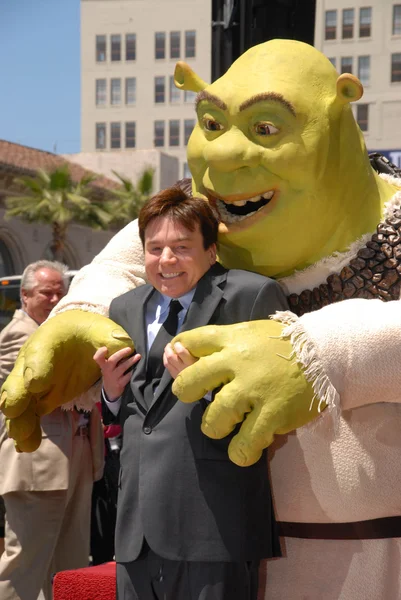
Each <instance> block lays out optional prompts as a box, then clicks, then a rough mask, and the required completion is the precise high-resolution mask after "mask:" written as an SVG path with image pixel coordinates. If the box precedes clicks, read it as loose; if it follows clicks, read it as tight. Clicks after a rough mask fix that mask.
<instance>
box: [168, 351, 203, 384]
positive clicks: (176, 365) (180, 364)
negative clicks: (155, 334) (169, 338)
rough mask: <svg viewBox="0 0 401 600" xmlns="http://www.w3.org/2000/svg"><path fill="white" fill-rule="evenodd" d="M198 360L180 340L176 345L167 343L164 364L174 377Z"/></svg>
mask: <svg viewBox="0 0 401 600" xmlns="http://www.w3.org/2000/svg"><path fill="white" fill-rule="evenodd" d="M197 360H198V359H197V358H195V357H194V356H192V354H190V352H188V350H187V349H186V348H184V346H183V345H182V344H180V343H179V342H177V343H176V344H174V346H172V344H167V346H166V347H165V349H164V354H163V364H164V366H165V368H166V369H167V370H168V371H169V373H170V375H171V377H172V378H173V379H176V377H177V376H178V375H179V374H180V373H181V371H182V370H183V369H186V368H187V367H190V366H191V365H193V364H194V363H196V361H197Z"/></svg>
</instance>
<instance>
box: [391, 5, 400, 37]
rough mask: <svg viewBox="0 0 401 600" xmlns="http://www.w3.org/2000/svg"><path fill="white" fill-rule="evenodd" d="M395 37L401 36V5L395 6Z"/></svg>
mask: <svg viewBox="0 0 401 600" xmlns="http://www.w3.org/2000/svg"><path fill="white" fill-rule="evenodd" d="M393 35H401V4H394V6H393Z"/></svg>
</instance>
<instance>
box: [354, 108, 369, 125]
mask: <svg viewBox="0 0 401 600" xmlns="http://www.w3.org/2000/svg"><path fill="white" fill-rule="evenodd" d="M368 117H369V104H357V106H356V122H357V123H358V125H359V127H360V128H361V131H368V125H369V119H368Z"/></svg>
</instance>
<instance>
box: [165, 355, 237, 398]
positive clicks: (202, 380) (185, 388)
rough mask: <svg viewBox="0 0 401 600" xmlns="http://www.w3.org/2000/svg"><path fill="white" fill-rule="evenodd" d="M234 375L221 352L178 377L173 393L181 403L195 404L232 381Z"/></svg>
mask: <svg viewBox="0 0 401 600" xmlns="http://www.w3.org/2000/svg"><path fill="white" fill-rule="evenodd" d="M232 377H233V373H232V371H231V369H230V368H229V367H228V366H227V361H226V360H225V359H224V355H223V353H221V352H216V353H215V354H212V355H211V356H205V357H204V358H200V359H199V360H198V361H197V362H196V363H194V364H193V365H191V366H190V367H187V368H186V369H184V370H183V371H181V373H180V374H179V375H178V377H177V379H176V380H175V381H174V384H173V393H174V394H175V395H176V396H177V397H178V398H179V399H180V400H181V402H195V401H196V400H200V399H201V398H203V397H204V396H205V395H206V394H207V393H208V392H210V391H212V390H214V389H216V388H218V387H220V386H221V385H223V384H225V383H228V382H229V381H231V379H232Z"/></svg>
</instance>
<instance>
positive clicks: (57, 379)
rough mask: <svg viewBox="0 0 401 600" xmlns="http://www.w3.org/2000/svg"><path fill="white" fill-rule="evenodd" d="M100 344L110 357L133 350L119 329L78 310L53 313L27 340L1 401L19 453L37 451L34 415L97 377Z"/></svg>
mask: <svg viewBox="0 0 401 600" xmlns="http://www.w3.org/2000/svg"><path fill="white" fill-rule="evenodd" d="M102 346H106V347H107V348H108V350H109V353H110V354H114V353H115V352H117V351H118V350H121V349H122V348H126V347H127V346H129V347H130V348H131V352H132V350H133V342H132V340H131V339H130V337H129V336H128V334H127V333H126V332H125V331H124V329H122V327H120V326H119V325H117V324H116V323H114V322H113V321H111V320H110V319H108V318H106V317H103V316H101V315H96V314H93V313H90V312H85V311H81V310H70V311H67V312H64V313H61V314H59V315H56V316H55V317H53V318H51V319H49V320H48V321H46V322H45V323H43V325H41V326H40V327H39V329H38V330H37V331H35V333H34V334H32V335H31V336H30V338H29V339H28V340H27V341H26V342H25V344H24V345H23V347H22V348H21V351H20V353H19V355H18V358H17V360H16V362H15V366H14V369H13V370H12V371H11V373H10V375H9V376H8V378H7V379H6V381H5V382H4V384H3V387H2V388H1V397H0V409H1V410H2V411H3V413H4V415H5V416H6V417H7V426H8V431H9V435H10V437H13V438H14V440H15V441H16V446H17V450H22V451H27V452H32V451H33V450H36V448H38V446H39V444H40V435H38V422H39V420H38V417H40V416H42V415H45V414H48V413H50V412H52V411H53V410H54V409H55V408H57V407H59V406H61V405H62V404H64V403H66V402H69V401H70V400H73V399H74V398H76V397H77V396H79V395H80V394H82V393H84V392H86V391H87V390H88V389H89V388H90V387H91V386H92V385H93V384H94V383H95V382H96V381H97V380H98V379H99V378H100V370H99V367H98V365H97V364H96V363H95V361H94V360H93V355H94V353H95V352H96V350H98V349H99V348H101V347H102Z"/></svg>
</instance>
